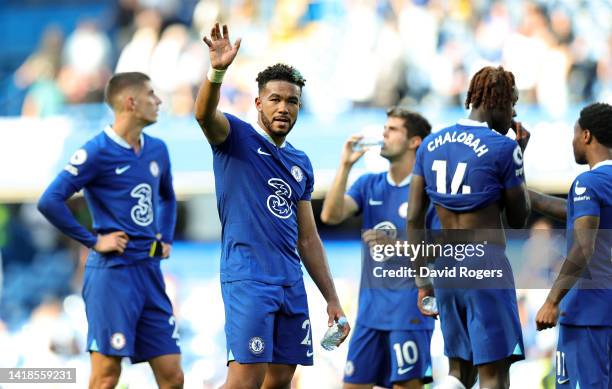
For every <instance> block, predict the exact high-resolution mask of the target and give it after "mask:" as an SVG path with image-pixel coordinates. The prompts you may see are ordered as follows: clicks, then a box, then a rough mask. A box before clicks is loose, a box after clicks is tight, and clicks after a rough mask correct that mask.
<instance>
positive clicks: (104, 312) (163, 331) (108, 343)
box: [83, 252, 181, 363]
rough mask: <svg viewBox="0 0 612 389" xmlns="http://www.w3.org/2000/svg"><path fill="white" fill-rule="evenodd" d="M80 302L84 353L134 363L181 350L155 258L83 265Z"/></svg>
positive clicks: (169, 304)
mask: <svg viewBox="0 0 612 389" xmlns="http://www.w3.org/2000/svg"><path fill="white" fill-rule="evenodd" d="M91 255H100V254H98V253H95V252H92V253H91V254H90V256H91ZM83 299H84V300H85V313H86V314H87V324H88V326H89V329H88V332H87V350H88V351H90V352H91V351H96V352H99V353H101V354H104V355H113V356H122V357H130V359H131V360H132V363H138V362H144V361H148V360H150V359H152V358H154V357H157V356H160V355H166V354H178V353H180V352H181V351H180V348H179V335H178V331H177V323H176V320H175V318H174V315H173V313H172V305H171V303H170V299H169V298H168V296H167V295H166V291H165V284H164V279H163V276H162V272H161V269H160V265H159V261H158V260H151V261H140V262H137V263H135V264H133V265H119V266H114V267H91V266H86V267H85V275H84V284H83Z"/></svg>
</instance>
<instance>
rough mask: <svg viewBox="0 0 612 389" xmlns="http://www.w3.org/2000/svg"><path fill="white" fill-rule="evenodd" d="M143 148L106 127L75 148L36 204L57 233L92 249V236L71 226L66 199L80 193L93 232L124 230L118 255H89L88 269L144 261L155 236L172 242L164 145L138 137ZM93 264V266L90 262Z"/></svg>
mask: <svg viewBox="0 0 612 389" xmlns="http://www.w3.org/2000/svg"><path fill="white" fill-rule="evenodd" d="M140 142H141V145H142V149H141V152H140V153H139V154H136V153H134V150H133V149H132V148H131V146H130V145H129V144H128V143H127V142H126V141H125V140H123V139H122V138H121V137H119V136H118V135H117V134H116V133H115V132H114V131H113V129H112V128H111V127H107V128H106V129H105V130H104V131H103V132H101V133H100V134H98V135H97V136H95V137H94V138H92V139H91V140H90V141H88V142H87V143H86V144H85V145H84V146H83V147H82V148H81V149H79V150H77V151H76V152H75V153H74V154H73V156H72V157H71V159H70V162H69V163H68V165H66V167H65V168H64V170H63V171H62V172H61V173H60V174H59V175H58V176H57V177H56V179H55V180H54V181H53V182H52V183H51V185H50V186H49V187H48V188H47V190H46V191H45V193H44V194H43V195H42V197H41V199H40V201H39V209H40V210H41V212H42V213H43V214H44V215H45V216H46V217H47V218H48V219H49V220H50V221H51V222H52V223H53V224H54V225H55V226H56V227H57V228H58V229H60V230H61V231H62V232H64V233H65V234H66V235H68V236H70V237H72V238H73V239H76V240H78V241H80V242H81V243H83V244H84V245H86V246H87V247H92V246H93V245H94V244H95V243H96V239H97V238H96V236H95V235H93V234H91V233H90V232H89V231H87V230H86V229H85V228H84V227H82V226H81V225H80V224H78V223H77V222H76V220H75V219H74V218H73V217H72V215H71V214H70V211H69V210H68V207H67V206H66V204H65V200H66V199H68V198H69V197H70V196H72V195H73V194H74V193H76V192H78V191H80V190H81V189H83V192H84V195H85V199H86V200H87V204H88V206H89V211H90V213H91V217H92V222H93V229H94V231H95V232H96V233H101V234H105V233H109V232H113V231H125V233H127V235H128V236H129V238H130V239H129V242H128V245H127V247H126V250H125V252H124V253H123V254H122V255H118V254H117V255H113V254H109V255H104V256H91V258H97V260H94V259H91V260H90V261H88V265H93V266H95V265H98V266H114V265H116V264H126V263H131V262H132V261H134V260H144V259H149V251H150V247H151V244H152V243H153V241H155V240H156V235H157V234H161V235H162V240H163V241H164V242H167V243H171V242H172V239H173V236H174V227H175V224H176V223H175V222H176V199H175V196H174V189H173V186H172V175H171V172H170V157H169V155H168V149H167V148H166V145H165V144H164V142H163V141H161V140H160V139H157V138H154V137H151V136H149V135H146V134H142V136H141V139H140ZM92 261H94V262H97V263H92Z"/></svg>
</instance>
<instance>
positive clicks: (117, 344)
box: [110, 332, 125, 350]
mask: <svg viewBox="0 0 612 389" xmlns="http://www.w3.org/2000/svg"><path fill="white" fill-rule="evenodd" d="M110 342H111V346H113V348H114V349H115V350H121V349H122V348H124V347H125V335H123V334H122V333H121V332H115V333H114V334H112V335H111V339H110Z"/></svg>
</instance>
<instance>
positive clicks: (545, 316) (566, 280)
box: [536, 216, 599, 331]
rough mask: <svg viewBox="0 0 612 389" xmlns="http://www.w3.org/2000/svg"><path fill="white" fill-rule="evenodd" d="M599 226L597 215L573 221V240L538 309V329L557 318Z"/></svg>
mask: <svg viewBox="0 0 612 389" xmlns="http://www.w3.org/2000/svg"><path fill="white" fill-rule="evenodd" d="M598 228H599V217H597V216H583V217H580V218H578V219H576V221H575V222H574V230H573V234H574V242H573V244H572V247H571V249H570V251H569V254H568V256H567V258H566V259H565V262H563V265H562V266H561V271H560V273H559V276H558V277H557V279H556V280H555V283H554V284H553V287H552V289H551V290H550V292H549V293H548V297H547V298H546V302H544V305H542V308H540V310H539V311H538V314H537V316H536V325H537V328H538V331H541V330H544V329H547V328H552V327H554V326H556V325H557V320H558V319H559V303H561V300H563V297H565V295H566V294H567V292H569V290H570V289H571V288H572V287H573V286H574V284H575V283H576V281H578V279H579V278H580V276H581V275H582V272H583V271H584V269H585V268H586V267H587V266H588V264H589V262H590V260H591V257H592V256H593V252H594V251H595V240H596V237H597V234H596V231H597V229H598Z"/></svg>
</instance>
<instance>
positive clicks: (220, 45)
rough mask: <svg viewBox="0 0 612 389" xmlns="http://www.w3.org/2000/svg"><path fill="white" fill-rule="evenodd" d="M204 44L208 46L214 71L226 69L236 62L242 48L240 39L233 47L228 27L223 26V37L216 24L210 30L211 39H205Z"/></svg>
mask: <svg viewBox="0 0 612 389" xmlns="http://www.w3.org/2000/svg"><path fill="white" fill-rule="evenodd" d="M204 43H206V45H207V46H208V51H209V53H210V65H211V66H212V67H213V69H219V70H221V69H226V68H227V67H228V66H229V65H230V64H231V63H232V62H233V61H234V58H236V54H237V53H238V49H239V48H240V38H238V39H237V40H236V42H235V43H234V45H232V44H231V42H230V40H229V30H228V28H227V25H223V35H221V29H220V28H219V23H215V26H214V27H213V28H212V29H211V30H210V38H208V37H206V36H205V37H204Z"/></svg>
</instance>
